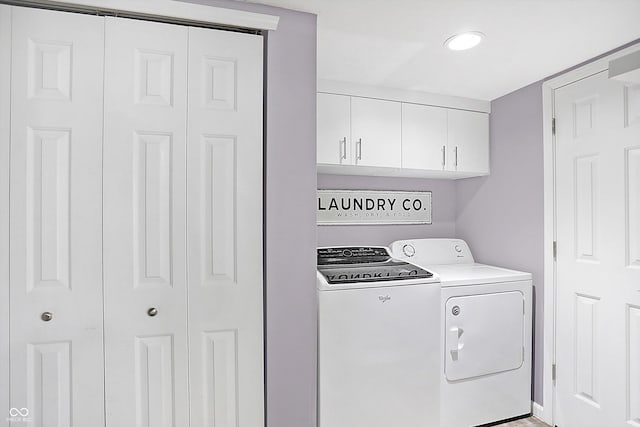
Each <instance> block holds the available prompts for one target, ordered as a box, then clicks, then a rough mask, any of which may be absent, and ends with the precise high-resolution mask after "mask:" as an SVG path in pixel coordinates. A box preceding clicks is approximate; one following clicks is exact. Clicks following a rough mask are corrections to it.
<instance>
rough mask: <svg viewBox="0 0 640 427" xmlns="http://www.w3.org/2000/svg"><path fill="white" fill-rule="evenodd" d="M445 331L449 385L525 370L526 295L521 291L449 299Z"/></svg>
mask: <svg viewBox="0 0 640 427" xmlns="http://www.w3.org/2000/svg"><path fill="white" fill-rule="evenodd" d="M445 328H446V329H445V377H446V378H447V380H449V381H458V380H464V379H467V378H474V377H479V376H482V375H490V374H494V373H498V372H504V371H509V370H512V369H518V368H519V367H520V366H522V363H523V357H524V295H523V294H522V293H521V292H519V291H512V292H500V293H493V294H481V295H469V296H459V297H452V298H449V299H448V300H447V302H446V305H445Z"/></svg>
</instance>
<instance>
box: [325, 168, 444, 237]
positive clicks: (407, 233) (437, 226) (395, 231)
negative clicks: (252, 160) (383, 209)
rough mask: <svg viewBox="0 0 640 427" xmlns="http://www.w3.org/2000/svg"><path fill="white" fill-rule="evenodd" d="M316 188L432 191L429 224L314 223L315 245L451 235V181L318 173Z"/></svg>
mask: <svg viewBox="0 0 640 427" xmlns="http://www.w3.org/2000/svg"><path fill="white" fill-rule="evenodd" d="M318 188H319V189H340V190H402V191H431V192H432V207H433V208H432V209H433V211H432V221H433V224H430V225H373V226H365V225H353V226H350V225H340V226H335V225H334V226H327V225H319V226H318V246H338V245H382V246H386V245H388V244H389V243H391V242H392V241H394V240H399V239H412V238H420V237H423V238H426V237H452V236H455V230H456V224H455V222H456V195H455V194H456V193H455V192H456V187H455V182H454V181H448V180H435V179H417V178H386V177H365V176H344V175H318Z"/></svg>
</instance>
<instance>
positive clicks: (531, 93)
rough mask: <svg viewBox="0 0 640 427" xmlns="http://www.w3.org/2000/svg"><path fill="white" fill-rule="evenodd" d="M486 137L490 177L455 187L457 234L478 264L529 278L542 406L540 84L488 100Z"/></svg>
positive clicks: (536, 382)
mask: <svg viewBox="0 0 640 427" xmlns="http://www.w3.org/2000/svg"><path fill="white" fill-rule="evenodd" d="M490 134H491V147H490V149H491V175H489V176H487V177H482V178H469V179H464V180H460V181H458V182H457V183H456V185H457V188H456V190H457V218H456V235H457V237H459V238H461V239H464V240H466V241H467V243H468V244H469V245H470V247H471V250H472V251H473V254H474V256H475V258H476V260H477V261H478V262H481V263H487V264H494V265H499V266H503V267H507V268H513V269H516V270H523V271H528V272H531V273H532V274H533V286H534V337H535V338H534V347H533V348H534V350H533V351H534V375H533V384H534V387H533V388H534V390H533V397H534V400H535V401H536V402H538V403H540V404H542V381H543V370H542V368H543V366H542V362H543V358H544V352H543V342H544V341H543V331H544V326H543V311H542V310H543V297H544V288H543V272H544V268H543V228H544V222H543V199H544V192H543V168H544V164H543V157H542V82H538V83H534V84H532V85H530V86H527V87H524V88H522V89H519V90H517V91H515V92H513V93H510V94H508V95H505V96H503V97H501V98H498V99H496V100H494V101H492V102H491V118H490Z"/></svg>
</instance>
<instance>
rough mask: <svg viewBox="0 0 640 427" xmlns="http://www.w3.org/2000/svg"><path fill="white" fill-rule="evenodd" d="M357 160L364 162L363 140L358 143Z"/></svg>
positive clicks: (360, 139)
mask: <svg viewBox="0 0 640 427" xmlns="http://www.w3.org/2000/svg"><path fill="white" fill-rule="evenodd" d="M356 160H362V138H358V141H357V142H356Z"/></svg>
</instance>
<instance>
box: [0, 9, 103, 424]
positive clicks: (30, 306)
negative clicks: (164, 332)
mask: <svg viewBox="0 0 640 427" xmlns="http://www.w3.org/2000/svg"><path fill="white" fill-rule="evenodd" d="M2 12H3V16H6V15H4V13H6V12H7V9H6V8H4V9H3V11H2ZM11 28H12V44H11V67H12V82H11V142H10V144H11V177H10V180H11V196H10V221H11V229H10V239H9V240H10V251H11V258H10V271H11V273H10V278H9V288H10V298H9V303H10V330H9V336H10V352H11V358H10V362H9V365H10V366H9V367H10V372H11V380H10V385H9V386H10V394H11V407H13V408H19V409H21V410H22V411H21V412H20V413H19V414H16V413H15V412H16V411H13V414H9V413H6V414H5V413H2V414H1V415H0V417H2V419H4V418H5V417H6V416H10V415H14V416H15V415H17V416H18V417H19V418H20V417H24V416H25V415H26V418H27V419H28V420H31V422H32V423H33V425H38V426H52V427H53V426H60V427H63V426H65V427H70V426H72V425H92V426H100V425H104V419H103V418H104V417H103V413H104V411H103V404H104V398H103V392H104V390H103V370H102V366H103V346H102V339H103V335H102V233H101V229H102V190H101V187H102V175H101V164H102V82H103V56H104V40H103V34H104V21H103V19H102V18H99V17H95V16H89V15H80V14H72V13H62V12H54V11H46V10H39V9H25V8H19V7H14V8H12V25H11ZM3 387H4V385H3ZM11 419H12V420H13V421H15V420H14V419H13V418H11ZM18 421H21V422H22V421H24V419H19V420H18Z"/></svg>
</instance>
